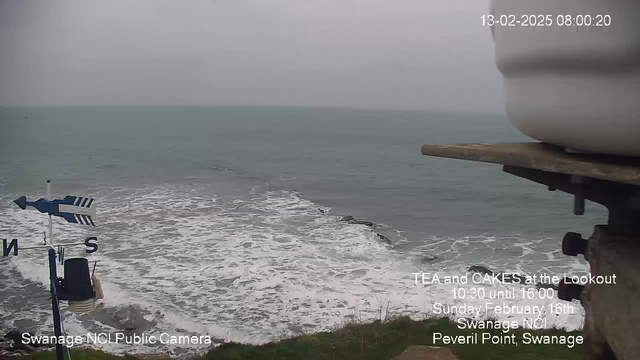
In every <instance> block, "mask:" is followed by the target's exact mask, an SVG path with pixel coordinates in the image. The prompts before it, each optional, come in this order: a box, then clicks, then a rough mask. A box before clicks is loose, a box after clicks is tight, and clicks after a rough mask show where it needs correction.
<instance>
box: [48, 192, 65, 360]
mask: <svg viewBox="0 0 640 360" xmlns="http://www.w3.org/2000/svg"><path fill="white" fill-rule="evenodd" d="M47 200H51V180H47ZM49 246H50V248H49V279H50V280H51V284H50V287H51V310H52V311H53V331H54V333H55V335H56V338H57V339H60V337H61V336H62V323H61V322H60V308H59V307H58V305H59V304H58V292H57V291H56V284H57V283H58V271H57V268H56V266H57V265H56V251H55V250H54V248H53V220H52V218H51V214H49ZM56 359H57V360H64V352H63V349H62V344H60V343H58V342H56Z"/></svg>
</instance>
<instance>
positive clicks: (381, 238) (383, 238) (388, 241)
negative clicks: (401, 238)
mask: <svg viewBox="0 0 640 360" xmlns="http://www.w3.org/2000/svg"><path fill="white" fill-rule="evenodd" d="M376 235H377V236H378V238H380V240H382V241H384V242H385V243H387V244H389V245H391V240H390V239H389V238H388V237H386V236H384V235H381V234H378V233H376Z"/></svg>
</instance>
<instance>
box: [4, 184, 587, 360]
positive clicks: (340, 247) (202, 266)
mask: <svg viewBox="0 0 640 360" xmlns="http://www.w3.org/2000/svg"><path fill="white" fill-rule="evenodd" d="M94 196H96V197H97V198H98V199H99V200H98V217H97V219H96V220H97V224H98V227H97V228H95V229H93V228H87V227H80V226H77V225H70V224H66V223H63V221H62V220H60V219H56V225H55V226H56V227H55V229H56V234H60V235H59V236H58V238H59V239H60V240H65V241H79V240H82V239H84V237H86V236H88V235H89V234H91V235H96V236H98V238H99V241H98V242H99V246H100V249H99V251H98V252H97V253H94V254H91V255H88V258H89V261H90V262H93V261H98V267H97V274H98V275H99V276H100V277H101V280H102V282H103V288H104V290H105V294H106V299H105V300H104V301H103V306H104V309H105V310H104V311H106V312H109V311H112V310H113V309H122V308H125V307H133V308H134V309H140V311H141V312H143V313H144V314H143V316H144V317H145V319H146V320H148V321H154V322H157V324H155V325H154V328H153V329H152V330H150V331H166V332H171V333H176V334H181V333H184V334H198V335H201V334H208V335H211V336H213V337H217V338H223V339H227V340H235V341H244V342H252V343H261V342H265V341H269V340H272V339H274V338H278V337H280V336H283V335H290V334H295V333H298V332H303V331H304V332H309V331H321V330H328V329H331V328H333V327H334V326H335V325H336V324H339V323H341V322H343V321H344V320H345V319H348V318H359V319H362V320H370V319H376V318H379V317H380V316H381V315H382V316H384V311H385V310H386V306H387V304H389V306H390V309H391V310H392V311H393V312H394V313H397V314H406V315H411V316H413V317H416V318H420V317H423V316H425V315H427V314H428V313H429V312H430V311H431V309H432V306H433V303H435V302H441V303H443V304H451V305H453V304H459V303H460V301H458V300H454V299H453V298H452V289H453V288H454V287H455V286H457V287H466V288H471V287H477V286H474V285H455V286H453V285H429V286H424V285H422V284H420V285H416V284H415V282H414V280H413V276H412V273H415V272H435V271H440V272H442V273H443V274H458V275H459V274H461V273H464V271H466V267H468V265H470V263H469V261H472V259H474V258H473V254H474V252H475V253H476V254H478V252H480V253H483V252H487V251H488V252H493V254H489V255H487V256H485V258H484V259H483V260H485V261H484V263H486V264H487V265H492V266H500V267H502V268H501V269H502V270H527V269H531V268H532V267H533V266H534V265H535V264H534V263H535V262H536V261H538V260H530V259H533V258H532V257H533V256H534V251H533V250H532V248H531V246H533V245H535V243H534V242H532V241H531V240H526V239H520V240H518V242H516V243H514V244H510V245H509V244H508V243H505V242H504V241H497V240H496V239H495V238H492V237H486V236H478V237H467V238H457V239H446V238H433V239H427V241H426V242H425V245H424V246H423V247H422V248H419V249H418V250H416V251H418V252H435V253H438V255H440V256H441V257H443V258H444V259H445V261H440V262H435V263H433V264H429V263H426V264H423V263H420V262H419V261H416V256H417V255H418V253H415V254H407V253H403V252H399V251H396V250H395V249H394V248H393V247H390V246H388V245H386V244H384V243H382V242H380V241H378V239H377V238H376V236H375V233H374V231H372V230H371V229H370V228H368V227H366V226H363V225H350V224H347V223H344V222H340V221H338V219H337V217H335V216H330V215H326V214H322V213H321V212H319V211H318V208H319V206H318V205H316V204H314V203H312V202H310V201H307V200H305V199H302V198H300V196H299V195H298V194H296V193H292V192H285V191H270V192H259V191H256V192H254V193H253V194H252V195H251V196H250V197H248V198H244V199H242V198H228V197H223V196H218V195H216V194H213V193H212V190H211V189H209V188H204V189H193V188H187V187H181V186H169V185H168V186H164V187H154V188H138V189H133V190H131V189H122V188H113V189H101V190H100V193H99V194H96V195H94ZM326 210H328V209H326ZM0 212H1V213H0V216H2V224H0V226H1V229H2V231H3V234H2V235H3V236H6V237H11V236H14V237H20V239H21V240H20V241H21V242H23V241H24V243H25V244H27V243H37V242H41V233H42V230H43V229H44V225H45V221H46V216H44V215H42V214H40V213H38V212H34V211H21V210H19V209H17V208H8V209H2V210H0ZM62 234H64V235H62ZM397 235H398V237H399V238H400V239H403V238H402V236H401V234H400V233H397ZM536 241H538V240H536ZM83 251H84V248H83V247H80V248H75V249H68V250H67V253H66V257H67V258H69V257H71V256H75V255H82V256H85V254H83ZM507 255H508V256H510V258H509V260H505V256H507ZM535 259H537V258H535ZM540 261H542V263H541V264H542V265H535V266H538V268H540V269H544V268H545V267H546V268H548V269H558V268H560V267H559V266H560V265H559V261H558V259H557V258H555V257H553V256H550V255H548V254H547V255H544V256H541V257H540ZM545 261H546V263H545ZM579 265H581V264H580V263H579V262H576V264H571V265H570V266H576V269H577V268H578V266H579ZM12 269H13V270H17V271H18V273H19V275H20V277H21V278H22V279H24V280H27V281H26V282H25V281H23V282H18V281H17V280H15V277H14V274H12V273H11V271H12ZM565 270H567V268H566V267H565ZM583 270H584V269H583ZM59 272H60V275H62V267H61V266H59ZM2 274H3V275H2V276H3V278H4V279H6V278H14V280H12V281H14V282H12V283H11V286H12V287H13V286H15V287H17V288H16V289H15V292H14V295H13V296H9V297H7V298H5V299H4V300H1V302H0V304H1V305H0V309H10V308H12V307H13V308H15V303H19V302H20V301H22V300H21V299H23V298H24V295H21V294H20V287H22V288H23V289H24V287H25V286H26V285H25V284H26V283H28V282H31V283H35V284H37V285H38V286H39V288H40V291H42V293H45V294H46V289H47V287H48V281H49V280H48V271H47V266H46V256H45V255H44V253H43V252H40V253H36V252H35V251H32V252H27V251H24V256H23V254H21V255H20V257H19V258H14V259H10V260H3V266H2ZM485 287H486V288H487V290H491V289H493V290H502V289H506V288H520V287H521V286H520V285H488V286H485ZM465 302H466V303H468V304H475V305H476V306H477V305H481V304H484V303H485V302H486V301H483V300H466V301H465ZM506 302H508V303H512V304H516V303H521V304H526V305H548V303H549V302H550V301H549V300H533V301H531V300H527V301H523V300H519V301H518V300H506ZM11 303H14V304H13V305H12V304H11ZM36 303H37V305H36V308H37V312H34V313H33V314H34V315H30V314H31V312H28V313H27V310H26V309H22V310H20V314H21V316H23V315H24V316H33V318H34V319H35V320H38V321H41V320H43V319H44V318H47V317H46V314H47V309H48V306H49V304H48V303H47V301H46V298H43V299H40V300H38V301H37V302H36ZM577 308H579V306H578V307H577ZM3 311H6V310H3ZM381 311H382V314H381ZM484 315H486V316H494V315H495V314H484ZM583 316H584V315H583V313H582V312H581V311H578V312H577V314H575V315H560V316H555V315H553V316H549V317H548V324H549V325H552V326H564V327H568V328H570V329H575V328H578V327H580V326H581V324H582V321H583ZM495 317H497V318H499V319H504V320H507V319H510V320H511V319H516V320H519V319H517V316H516V317H515V318H514V317H509V316H495ZM44 326H47V327H49V326H50V323H46V324H45V325H44ZM90 328H92V329H96V328H97V329H102V330H105V331H114V330H115V329H114V327H113V326H111V325H108V324H103V323H101V322H100V320H99V318H98V317H97V316H96V317H93V318H92V317H91V316H77V315H73V314H68V315H67V317H66V329H67V332H68V333H70V334H72V333H83V332H86V331H88V329H90ZM41 329H44V327H42V328H41ZM107 348H108V349H109V350H111V351H124V350H128V351H131V350H132V349H126V348H124V347H115V346H111V347H107ZM137 350H140V351H149V349H148V348H139V349H137ZM174 350H175V349H174Z"/></svg>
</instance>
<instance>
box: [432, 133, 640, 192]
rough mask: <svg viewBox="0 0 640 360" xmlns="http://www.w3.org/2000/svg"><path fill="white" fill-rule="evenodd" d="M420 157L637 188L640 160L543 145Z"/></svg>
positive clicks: (445, 150) (463, 147) (475, 147)
mask: <svg viewBox="0 0 640 360" xmlns="http://www.w3.org/2000/svg"><path fill="white" fill-rule="evenodd" d="M422 154H423V155H429V156H436V157H443V158H451V159H461V160H471V161H479V162H487V163H494V164H502V165H507V166H515V167H521V168H528V169H536V170H542V171H548V172H552V173H560V174H567V175H577V176H584V177H589V178H595V179H602V180H608V181H613V182H616V183H625V184H631V185H637V186H640V159H638V158H625V157H613V156H603V155H590V154H574V153H567V152H566V151H564V149H562V148H559V147H557V146H553V145H549V144H543V143H505V144H455V145H431V144H425V145H423V146H422Z"/></svg>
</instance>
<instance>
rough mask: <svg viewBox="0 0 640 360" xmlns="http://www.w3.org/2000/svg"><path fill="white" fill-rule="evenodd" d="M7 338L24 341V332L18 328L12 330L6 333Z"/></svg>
mask: <svg viewBox="0 0 640 360" xmlns="http://www.w3.org/2000/svg"><path fill="white" fill-rule="evenodd" d="M4 338H5V339H7V340H13V342H22V333H21V332H20V331H17V330H11V331H9V332H8V333H6V334H5V335H4Z"/></svg>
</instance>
